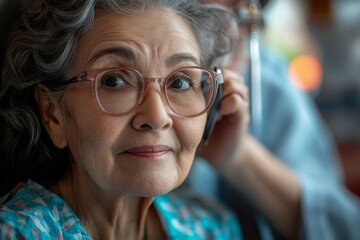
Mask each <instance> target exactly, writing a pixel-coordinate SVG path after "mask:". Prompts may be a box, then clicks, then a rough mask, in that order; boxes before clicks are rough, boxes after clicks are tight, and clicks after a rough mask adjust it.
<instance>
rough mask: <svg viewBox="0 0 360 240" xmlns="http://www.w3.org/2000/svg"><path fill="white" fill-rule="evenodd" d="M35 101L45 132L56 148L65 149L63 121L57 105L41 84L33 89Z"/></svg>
mask: <svg viewBox="0 0 360 240" xmlns="http://www.w3.org/2000/svg"><path fill="white" fill-rule="evenodd" d="M35 99H36V102H37V105H38V108H39V112H40V117H41V120H42V123H43V125H44V126H45V128H46V131H47V133H48V135H49V137H50V138H51V140H52V141H53V143H54V144H55V146H57V147H58V148H65V147H66V146H67V140H66V135H65V129H64V127H65V121H64V116H63V114H62V111H61V109H60V106H59V103H58V102H57V101H56V99H55V97H54V96H53V95H52V94H51V93H50V91H49V89H47V88H46V87H45V86H44V85H42V84H37V85H36V87H35Z"/></svg>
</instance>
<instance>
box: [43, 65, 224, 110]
mask: <svg viewBox="0 0 360 240" xmlns="http://www.w3.org/2000/svg"><path fill="white" fill-rule="evenodd" d="M82 81H90V82H92V84H93V90H94V94H95V98H96V101H97V104H98V105H99V107H100V108H101V110H102V111H104V112H105V113H108V114H110V115H124V114H127V113H129V112H131V111H132V110H134V109H135V108H136V107H137V106H138V105H139V104H141V102H142V101H143V99H144V97H145V95H146V92H147V89H148V86H149V84H150V83H158V84H160V86H161V89H162V94H163V95H164V96H165V99H166V101H167V104H168V105H169V107H170V108H171V110H172V111H173V112H174V113H176V114H178V115H181V116H185V117H196V116H199V115H201V114H203V113H205V112H206V111H207V110H208V109H209V108H210V107H211V105H212V104H213V102H214V99H215V96H216V93H217V90H218V87H219V84H222V83H223V78H222V74H221V71H220V70H217V71H212V70H210V69H206V68H201V67H182V68H179V69H176V70H175V71H173V72H171V73H170V74H169V75H168V76H166V77H165V78H149V77H145V76H143V74H141V73H140V72H139V71H137V70H135V69H133V68H130V67H116V68H104V69H94V70H88V71H85V72H82V73H80V74H79V75H77V76H75V77H73V78H71V79H69V80H67V81H63V82H58V83H53V82H46V83H45V84H49V85H67V84H72V83H78V82H82Z"/></svg>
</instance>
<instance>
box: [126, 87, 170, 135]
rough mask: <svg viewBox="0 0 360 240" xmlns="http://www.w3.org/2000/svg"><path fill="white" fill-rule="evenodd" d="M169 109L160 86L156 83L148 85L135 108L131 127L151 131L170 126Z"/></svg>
mask: <svg viewBox="0 0 360 240" xmlns="http://www.w3.org/2000/svg"><path fill="white" fill-rule="evenodd" d="M151 85H152V84H151ZM170 111H171V110H170V107H169V106H168V105H167V102H166V100H165V96H162V92H161V88H160V86H159V85H157V84H154V85H152V86H149V88H148V89H147V91H146V93H145V96H144V98H143V100H142V102H141V104H140V105H139V106H138V107H137V108H136V110H135V116H134V118H133V120H132V124H133V127H134V128H135V129H138V130H153V131H159V130H162V129H167V128H170V127H171V126H172V124H173V119H172V118H171V115H170V114H169V113H170Z"/></svg>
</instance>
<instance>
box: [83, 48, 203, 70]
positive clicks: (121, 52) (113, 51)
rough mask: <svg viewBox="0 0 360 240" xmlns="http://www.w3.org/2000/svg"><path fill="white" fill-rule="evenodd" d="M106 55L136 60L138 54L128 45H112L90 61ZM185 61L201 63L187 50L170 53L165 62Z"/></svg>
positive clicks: (177, 62) (92, 61)
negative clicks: (186, 51)
mask: <svg viewBox="0 0 360 240" xmlns="http://www.w3.org/2000/svg"><path fill="white" fill-rule="evenodd" d="M106 55H116V56H119V57H121V58H124V59H126V60H127V61H132V62H136V54H135V53H134V52H133V51H132V50H131V49H129V48H126V47H112V48H105V49H101V50H99V51H98V52H96V53H95V55H94V56H92V57H91V58H90V61H89V63H90V64H93V63H94V62H96V61H97V60H98V59H100V58H102V57H104V56H106ZM185 62H191V63H193V64H195V65H196V66H199V65H200V62H199V61H198V59H197V58H196V57H195V56H194V55H192V54H190V53H185V52H183V53H175V54H172V55H170V56H169V57H168V58H166V62H165V64H166V66H168V67H170V66H176V65H178V64H181V63H185Z"/></svg>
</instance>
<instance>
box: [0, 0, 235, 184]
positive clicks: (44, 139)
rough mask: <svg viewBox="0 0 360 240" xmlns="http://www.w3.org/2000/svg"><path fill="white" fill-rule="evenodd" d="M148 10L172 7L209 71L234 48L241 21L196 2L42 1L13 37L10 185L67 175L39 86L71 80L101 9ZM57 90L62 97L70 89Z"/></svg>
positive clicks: (0, 97)
mask: <svg viewBox="0 0 360 240" xmlns="http://www.w3.org/2000/svg"><path fill="white" fill-rule="evenodd" d="M146 8H167V9H171V10H172V11H174V12H175V13H177V14H179V15H180V16H181V17H183V18H184V19H185V20H186V21H187V22H188V23H189V24H190V25H191V27H192V28H193V30H194V33H195V35H196V37H197V40H198V42H199V45H200V49H201V53H202V56H201V65H202V66H204V67H212V65H213V64H214V63H215V62H216V61H217V59H218V57H221V56H223V55H224V54H226V53H228V52H229V51H230V50H231V47H232V46H231V41H230V38H229V36H228V35H227V34H226V31H227V30H231V29H232V28H233V27H234V26H235V23H234V22H233V18H232V16H231V15H230V13H229V12H227V11H226V10H223V9H221V8H215V7H211V6H208V5H203V4H200V3H199V2H198V1H196V0H67V1H58V0H41V1H36V2H35V3H34V4H33V5H32V6H31V8H30V9H29V10H28V11H27V12H26V13H25V14H24V15H23V16H22V18H21V20H20V21H19V22H18V23H17V24H16V25H15V26H14V27H13V28H12V30H11V31H10V32H9V34H8V37H7V45H6V55H5V61H4V66H3V68H2V72H1V90H0V125H1V128H2V129H1V130H2V131H1V134H2V136H1V140H0V141H2V142H0V145H1V147H0V148H2V149H0V151H1V165H2V166H7V167H5V168H3V169H4V171H6V174H5V173H4V174H5V175H7V177H6V179H5V180H4V181H3V183H4V182H5V185H6V184H7V185H11V184H14V183H15V182H16V181H19V180H25V179H26V178H32V179H34V180H37V181H40V182H41V181H43V182H47V183H49V182H51V181H55V180H57V179H58V178H59V177H61V176H62V175H63V174H64V172H65V170H66V169H67V167H68V164H69V161H70V154H69V152H68V150H67V149H57V148H56V147H55V146H54V145H53V144H52V142H51V140H50V139H49V137H48V135H47V133H46V131H44V129H43V126H42V124H41V121H40V117H39V113H38V108H37V104H36V102H35V98H34V86H35V85H36V84H37V83H40V82H45V81H49V80H50V81H55V82H58V81H64V80H65V76H66V74H67V72H68V69H69V68H70V65H71V64H72V60H73V58H74V54H75V52H76V48H77V44H78V42H79V39H81V37H82V36H83V35H84V33H86V32H87V31H89V30H90V29H91V27H92V25H93V22H94V18H95V17H94V16H95V11H97V10H99V9H105V10H108V11H113V12H117V13H119V14H124V15H127V14H141V12H142V11H144V9H146ZM51 91H53V92H54V94H56V95H57V96H58V97H59V99H60V98H61V96H62V95H63V94H64V91H65V89H64V87H62V88H60V89H51ZM4 174H1V175H3V176H4ZM9 175H11V176H12V178H9ZM0 182H1V181H0ZM5 188H6V187H5ZM8 188H9V187H8ZM0 190H1V189H0Z"/></svg>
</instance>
